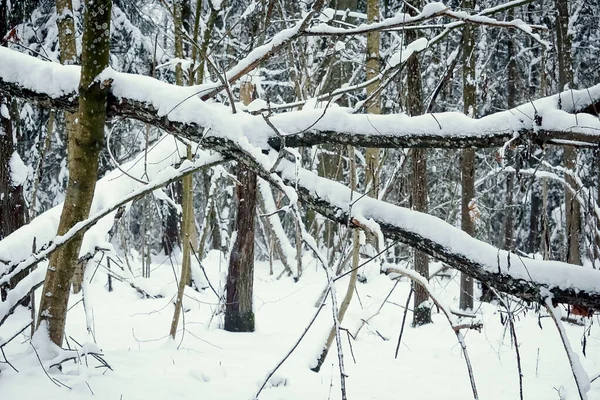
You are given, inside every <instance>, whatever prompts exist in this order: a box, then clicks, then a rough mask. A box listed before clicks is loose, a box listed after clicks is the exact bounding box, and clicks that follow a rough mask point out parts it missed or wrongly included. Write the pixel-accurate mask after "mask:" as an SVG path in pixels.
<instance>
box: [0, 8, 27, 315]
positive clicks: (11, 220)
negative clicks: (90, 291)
mask: <svg viewBox="0 0 600 400" xmlns="http://www.w3.org/2000/svg"><path fill="white" fill-rule="evenodd" d="M13 7H14V5H13ZM9 14H10V12H9V9H8V3H7V0H1V1H0V39H1V38H3V37H4V36H5V35H6V33H7V32H8V30H9V29H10V25H11V24H10V23H9V19H10V18H9ZM1 44H2V43H0V45H1ZM10 103H11V100H10V97H7V96H3V95H0V240H2V239H4V238H5V237H6V236H8V235H10V234H11V233H12V232H14V231H15V230H17V229H18V228H20V227H21V226H23V224H24V223H25V201H24V199H23V182H15V181H14V179H13V173H14V172H16V171H14V168H16V167H18V165H16V163H17V162H18V161H19V160H20V158H19V155H18V153H16V143H14V138H13V136H14V135H13V121H12V117H11V115H10V112H9V110H10ZM11 162H14V163H15V164H14V165H12V166H11ZM25 275H26V273H25V274H21V275H19V276H17V277H15V279H13V280H12V281H11V282H10V283H9V284H8V285H7V286H3V287H0V299H1V300H2V301H4V300H5V297H6V291H7V289H10V288H13V287H14V286H15V285H16V284H17V283H18V282H19V281H20V280H21V279H22V278H23V277H24V276H25ZM26 303H27V302H25V304H24V305H26Z"/></svg>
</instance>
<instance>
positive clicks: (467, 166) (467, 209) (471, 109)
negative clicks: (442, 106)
mask: <svg viewBox="0 0 600 400" xmlns="http://www.w3.org/2000/svg"><path fill="white" fill-rule="evenodd" d="M463 8H466V9H468V10H472V9H474V8H475V0H464V1H463ZM462 46H463V48H462V62H463V103H464V112H465V114H467V115H468V116H469V117H471V118H475V117H476V116H477V91H476V90H477V88H476V85H475V28H474V27H473V25H471V24H467V25H466V26H465V28H464V29H463V43H462ZM460 167H461V187H462V201H461V212H460V215H461V228H462V230H463V231H465V232H467V233H468V234H469V235H471V236H473V235H474V234H475V226H474V224H473V219H472V215H471V208H472V207H473V206H474V205H473V203H472V202H473V201H474V198H475V150H474V149H465V150H463V152H462V156H461V161H460ZM460 308H461V309H463V310H466V309H471V308H473V278H472V277H470V276H469V275H467V274H463V273H461V277H460Z"/></svg>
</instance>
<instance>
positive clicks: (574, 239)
mask: <svg viewBox="0 0 600 400" xmlns="http://www.w3.org/2000/svg"><path fill="white" fill-rule="evenodd" d="M556 10H557V13H556V54H557V57H558V84H559V87H560V90H567V89H573V62H572V58H571V34H570V33H569V3H568V1H567V0H556ZM563 160H564V164H565V168H566V169H567V170H569V171H571V172H572V173H573V174H576V173H577V152H576V151H575V148H573V147H571V146H565V148H564V153H563ZM565 181H566V186H567V188H565V219H566V221H565V222H566V223H565V226H566V239H567V240H566V242H567V244H566V245H567V252H566V254H567V257H566V258H567V262H569V263H571V264H581V253H580V240H581V239H580V237H581V208H580V205H579V202H578V201H577V200H576V199H575V196H574V195H573V193H571V191H570V190H569V189H568V187H569V186H570V187H572V188H575V190H577V182H576V181H575V179H574V178H573V177H572V176H571V175H570V174H565Z"/></svg>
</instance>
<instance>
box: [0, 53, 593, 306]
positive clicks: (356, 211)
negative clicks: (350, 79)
mask: <svg viewBox="0 0 600 400" xmlns="http://www.w3.org/2000/svg"><path fill="white" fill-rule="evenodd" d="M0 51H1V52H2V53H5V52H6V50H4V49H0ZM2 53H0V57H2V56H3V55H4V54H2ZM12 53H14V52H11V53H10V56H11V57H12V56H13V55H14V54H12ZM15 54H18V53H15ZM23 57H25V58H23ZM13 58H15V59H21V60H28V61H27V62H30V63H32V64H35V65H34V66H33V67H31V68H29V67H28V68H25V69H26V70H27V72H28V74H29V75H27V76H25V75H21V76H16V77H15V76H11V75H10V74H7V73H6V72H5V68H4V66H5V64H3V65H2V66H0V92H7V93H10V94H12V95H15V96H22V97H24V98H26V99H30V100H37V101H39V102H41V103H43V104H46V105H52V106H53V107H58V108H64V109H72V107H73V106H74V104H76V101H77V97H76V91H75V89H74V88H73V87H76V85H75V86H73V82H70V80H72V79H73V76H72V75H74V72H73V70H71V71H68V70H66V69H65V67H61V66H57V65H55V64H49V63H43V62H40V61H38V60H35V59H32V58H31V57H27V56H23V55H18V56H14V57H13ZM31 60H33V61H31ZM13 61H14V62H16V61H15V60H11V62H13ZM17 61H18V60H17ZM24 62H25V61H24ZM42 64H48V65H45V66H44V65H42ZM23 67H24V66H21V67H11V68H17V69H18V68H21V69H23ZM43 67H47V68H50V69H52V70H55V71H54V73H56V74H58V75H61V74H62V79H57V80H55V83H54V84H53V85H49V86H48V87H45V88H40V87H38V86H37V85H38V83H39V82H37V81H35V82H34V83H32V81H30V80H29V78H28V77H30V76H31V74H32V73H33V75H34V78H33V79H35V77H36V76H37V75H36V74H38V73H41V71H37V72H36V68H43ZM7 69H10V68H7ZM46 73H47V71H46ZM107 74H108V75H107V76H106V77H103V79H104V78H107V79H112V80H113V85H112V89H111V95H110V100H109V112H110V113H112V114H113V115H121V116H127V117H132V118H136V119H138V120H141V121H144V122H148V123H151V124H153V125H155V126H157V127H160V128H163V129H165V130H167V131H168V132H171V133H172V134H174V135H176V136H180V137H184V138H189V139H191V140H195V141H197V142H198V143H200V144H202V145H203V146H204V147H205V148H212V149H215V150H217V151H219V152H221V153H222V154H223V155H224V156H226V157H231V158H233V159H235V160H237V161H238V162H240V163H242V164H244V165H245V166H246V167H247V168H249V169H251V170H252V171H254V172H256V173H257V174H258V175H260V176H261V177H262V178H264V179H266V180H268V181H270V182H271V183H274V184H276V185H277V186H278V187H279V188H280V189H282V190H284V191H285V193H286V195H287V196H288V198H289V200H290V202H292V203H293V202H295V201H296V200H297V199H296V196H299V198H300V200H302V201H303V202H304V203H305V204H307V205H309V206H310V207H313V208H314V209H315V210H316V211H318V212H319V213H321V214H323V215H324V216H326V217H328V218H330V219H332V220H334V221H337V222H339V223H343V224H347V225H354V226H358V227H361V228H363V229H365V230H370V231H372V232H381V234H383V235H384V236H386V237H388V238H390V239H394V240H398V241H401V242H403V243H406V244H409V245H411V246H414V247H415V248H417V249H419V250H421V251H423V252H424V253H427V254H429V255H430V256H433V257H436V258H438V259H440V260H441V261H444V262H446V263H448V264H449V265H451V266H453V267H454V268H456V269H459V270H461V271H462V272H465V273H467V274H469V275H470V276H472V277H474V278H476V279H478V280H480V281H482V282H484V283H486V284H488V285H490V286H494V287H496V288H497V289H498V290H501V291H503V292H506V293H509V294H511V295H514V296H517V297H520V298H522V299H524V300H527V301H534V302H543V301H545V300H546V299H547V298H549V297H551V298H552V299H553V301H555V302H559V303H568V304H573V305H579V306H583V307H587V308H592V309H600V284H599V283H598V282H600V271H597V270H593V269H585V268H582V267H579V266H575V265H570V264H566V263H561V262H553V261H541V260H532V259H526V258H522V257H520V256H518V255H516V254H514V253H510V252H506V251H503V250H499V249H497V248H495V247H493V246H491V245H488V244H485V243H483V242H480V241H478V240H476V239H474V238H472V237H470V236H469V235H467V234H465V233H464V232H462V231H460V230H458V229H456V228H454V227H452V226H451V225H449V224H447V223H445V222H444V221H442V220H440V219H438V218H435V217H432V216H429V215H426V214H422V213H418V212H415V211H411V210H409V209H405V208H402V207H397V206H394V205H391V204H388V203H385V202H383V201H379V200H375V199H371V198H369V197H365V196H361V195H360V194H357V193H355V194H354V195H353V196H352V195H351V192H350V190H349V189H348V188H347V187H345V186H344V185H342V184H339V183H337V182H333V181H331V180H328V179H325V178H320V177H318V176H317V175H315V174H313V173H311V172H309V171H306V170H304V169H302V168H300V167H298V166H297V165H295V163H294V162H291V161H288V160H286V159H285V158H283V159H282V158H280V157H278V153H277V151H275V150H274V149H273V148H271V147H270V146H269V144H268V142H269V139H270V138H273V137H275V136H277V137H278V134H279V132H276V133H277V135H275V136H273V134H270V135H269V134H265V133H264V131H263V130H262V129H263V128H262V127H261V126H260V125H258V123H257V121H259V120H258V118H259V117H253V116H249V115H240V116H237V115H236V116H233V115H231V114H228V113H227V114H225V113H224V112H223V110H222V109H219V111H221V112H223V113H224V115H223V116H221V115H219V113H215V108H219V107H220V106H218V105H213V104H206V103H204V102H202V101H200V100H199V99H198V98H197V97H195V96H194V95H193V93H190V92H189V90H187V91H186V88H176V87H174V86H172V85H168V84H165V83H162V82H158V81H155V80H152V79H151V78H145V77H135V79H132V78H131V76H128V75H126V74H118V73H115V72H114V71H108V73H107ZM13 75H14V74H13ZM17 75H18V74H17ZM61 85H62V86H61ZM34 89H35V90H34ZM169 91H171V92H169ZM190 94H191V95H192V97H191V98H190V99H189V101H185V102H184V103H181V101H182V100H185V98H186V97H188V96H190ZM128 96H129V97H128ZM563 96H564V98H563V102H562V107H563V111H557V109H556V108H552V106H551V105H552V104H554V102H555V101H557V100H556V99H557V98H556V96H554V97H550V98H545V99H542V100H538V101H537V102H534V103H533V107H534V108H535V109H537V110H538V112H539V111H540V110H550V111H548V113H549V114H548V115H551V114H552V115H553V116H556V115H554V113H555V112H559V113H562V114H566V111H564V110H567V111H574V112H576V111H578V110H579V109H581V107H589V106H590V104H592V103H594V102H597V101H598V99H600V85H597V86H595V87H593V88H591V89H590V90H589V91H585V96H584V95H583V94H581V93H576V94H574V95H571V93H570V92H569V96H566V95H563ZM585 98H587V99H588V100H587V102H586V101H584V99H585ZM568 99H578V100H577V101H575V100H574V101H573V104H571V103H569V101H570V100H568ZM579 100H581V101H580V102H579ZM574 104H577V105H578V106H577V107H576V106H575V105H574ZM523 107H524V108H525V107H527V106H526V105H525V106H523ZM319 112H322V113H323V118H321V120H323V119H330V118H329V117H327V113H324V111H319ZM333 114H336V115H337V114H339V113H337V112H334V113H333ZM562 114H561V115H562ZM289 115H292V117H289ZM340 115H342V116H343V115H344V114H340ZM442 115H443V114H440V115H438V117H439V116H442ZM536 115H537V116H538V117H543V115H542V116H540V114H536ZM286 116H287V119H286V118H283V117H286ZM300 116H302V113H301V112H299V113H287V114H285V115H283V117H282V118H280V119H279V121H278V124H279V128H280V129H281V131H283V132H289V131H290V130H291V129H289V128H290V126H289V125H285V124H286V121H287V123H288V124H291V122H290V118H291V119H292V120H293V119H294V118H297V117H298V118H299V117H300ZM303 116H304V117H306V115H303ZM325 117H327V118H325ZM357 117H358V116H357ZM370 117H372V116H370ZM232 118H236V121H234V123H232V121H231V119H232ZM238 118H239V119H238ZM406 118H408V117H406ZM419 118H420V117H419ZM507 118H509V116H508V115H501V116H500V117H498V118H496V119H492V120H490V121H487V122H485V124H484V126H492V125H493V126H494V127H495V128H496V130H495V132H496V134H498V135H500V134H502V135H503V134H505V133H501V132H506V131H510V130H511V129H512V128H511V127H512V124H513V123H514V120H513V119H507ZM579 118H580V120H581V119H582V116H579ZM536 119H539V118H536ZM272 120H273V121H275V120H276V118H275V117H273V118H272ZM321 120H319V121H317V123H321ZM408 121H414V119H413V118H408ZM465 121H466V120H465ZM471 121H472V122H471V123H472V124H473V125H472V127H475V126H477V124H483V123H481V122H477V121H481V120H471ZM501 121H505V122H506V125H502V124H500V123H499V122H501ZM532 121H533V120H532ZM586 121H587V120H586ZM594 121H596V124H598V122H597V119H596V118H591V120H590V121H587V122H589V123H590V124H592V125H593V123H594ZM587 122H586V124H587ZM305 123H306V122H305ZM492 123H493V124H492ZM520 123H522V124H525V122H523V121H521V122H520ZM535 123H536V122H531V130H532V133H533V132H537V131H536V130H535V127H534V126H533V124H535ZM265 124H266V122H265ZM553 124H554V125H565V124H568V121H567V122H565V121H562V120H561V121H558V120H555V121H554V122H553ZM313 125H315V124H313ZM315 126H316V125H315ZM507 126H508V127H507ZM542 126H544V125H543V123H542ZM589 126H590V125H589V124H588V128H589ZM254 127H256V128H257V129H256V131H254V130H253V129H254ZM267 127H268V128H269V129H273V128H272V127H270V126H268V125H267ZM282 127H283V128H287V129H283V128H282ZM340 127H341V126H338V128H340ZM588 128H586V129H588ZM589 129H590V130H593V129H591V128H589ZM594 129H595V128H594ZM207 131H208V133H207ZM341 131H342V129H340V130H339V132H341ZM575 131H576V132H578V134H580V133H582V132H584V129H583V128H582V129H579V130H575ZM336 132H338V131H336ZM570 132H571V133H572V132H574V131H562V133H563V134H564V135H565V136H564V137H567V138H569V136H568V135H569V134H570ZM255 133H256V134H255ZM340 135H342V133H340ZM347 135H348V137H351V136H353V135H354V134H347ZM422 136H423V134H416V135H413V136H412V137H413V139H412V140H414V141H413V143H418V142H419V140H420V137H422ZM463 137H464V136H463ZM589 137H590V138H591V139H593V140H598V134H595V135H591V134H590V135H589ZM571 138H572V137H571ZM471 139H473V140H475V142H473V141H469V142H468V143H471V144H472V143H478V144H480V145H481V146H483V145H484V144H486V143H489V142H488V141H485V140H482V139H477V138H476V137H475V136H473V137H472V138H471ZM471 139H470V140H471ZM447 140H457V141H458V142H459V143H460V142H461V140H463V139H461V137H460V136H457V135H454V134H452V133H451V132H450V133H448V135H447ZM286 142H287V138H286ZM421 143H423V142H421ZM359 145H361V146H372V145H373V144H372V142H368V143H364V142H361V143H359ZM375 146H376V145H375ZM285 184H288V185H289V186H288V187H285ZM292 186H293V187H296V188H297V189H296V190H297V192H295V191H294V190H292V189H291V187H292ZM352 199H360V200H358V201H354V202H353V201H352ZM0 243H1V242H0ZM45 256H47V254H45ZM32 257H33V258H34V259H35V256H32Z"/></svg>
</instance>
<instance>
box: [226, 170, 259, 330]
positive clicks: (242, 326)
mask: <svg viewBox="0 0 600 400" xmlns="http://www.w3.org/2000/svg"><path fill="white" fill-rule="evenodd" d="M237 168H238V173H237V178H238V180H239V181H240V183H239V184H238V185H237V186H236V194H237V199H238V209H237V227H236V231H237V236H236V239H235V244H234V245H233V249H232V251H231V258H230V260H229V273H228V274H227V304H226V306H225V330H226V331H230V332H254V311H253V310H252V289H253V284H254V215H255V210H256V174H255V173H254V172H252V171H250V170H248V169H247V168H246V167H244V166H242V165H241V164H239V165H238V167H237Z"/></svg>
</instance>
